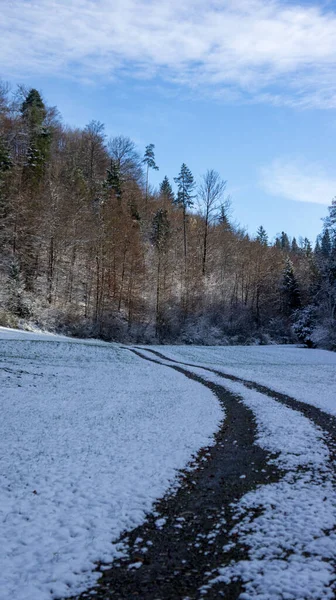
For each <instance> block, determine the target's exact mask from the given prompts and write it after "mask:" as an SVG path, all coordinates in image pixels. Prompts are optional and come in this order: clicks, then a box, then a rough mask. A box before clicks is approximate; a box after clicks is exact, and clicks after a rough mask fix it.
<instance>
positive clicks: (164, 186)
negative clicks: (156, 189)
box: [160, 175, 175, 202]
mask: <svg viewBox="0 0 336 600" xmlns="http://www.w3.org/2000/svg"><path fill="white" fill-rule="evenodd" d="M160 196H161V197H162V198H163V199H164V200H166V201H168V202H174V200H175V196H174V192H173V188H172V186H171V185H170V181H169V179H168V177H167V175H165V177H164V178H163V180H162V182H161V184H160Z"/></svg>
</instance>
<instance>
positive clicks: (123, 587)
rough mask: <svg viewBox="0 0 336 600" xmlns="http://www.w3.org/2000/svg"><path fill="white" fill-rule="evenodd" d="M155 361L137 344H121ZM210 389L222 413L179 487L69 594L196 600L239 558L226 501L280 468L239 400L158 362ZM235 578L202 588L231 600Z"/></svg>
mask: <svg viewBox="0 0 336 600" xmlns="http://www.w3.org/2000/svg"><path fill="white" fill-rule="evenodd" d="M126 350H128V351H131V352H133V353H134V354H136V355H137V356H139V357H140V358H143V359H144V360H148V361H150V362H153V363H155V364H160V365H162V363H161V362H160V361H159V360H157V359H156V358H154V357H153V358H149V357H148V356H146V355H144V354H142V353H141V351H139V350H137V349H134V348H133V349H130V348H129V349H126ZM163 366H166V367H167V368H171V369H174V370H175V371H177V372H178V373H181V374H183V375H184V376H185V377H187V378H189V379H191V380H193V381H197V382H199V383H201V384H203V385H204V386H206V387H207V388H208V389H210V390H211V391H212V392H213V393H214V394H215V395H216V396H217V398H218V400H219V402H220V403H221V405H222V407H223V408H224V410H225V419H224V421H223V422H222V424H221V426H220V428H219V430H218V432H217V433H216V434H215V443H214V445H213V446H209V447H207V448H203V449H201V450H200V452H199V453H198V454H197V456H196V457H195V461H194V464H193V468H192V469H186V470H183V471H181V472H180V474H179V478H178V479H179V486H178V487H177V489H174V490H173V491H171V492H168V493H167V495H166V496H165V497H164V498H163V499H161V500H159V501H158V502H157V503H156V504H155V506H154V507H153V514H149V515H148V516H147V519H146V521H145V522H144V523H143V525H141V526H139V527H137V528H136V529H134V530H132V531H131V532H127V533H125V534H124V535H122V536H121V538H120V539H119V540H118V541H119V542H120V543H121V544H124V545H125V549H126V555H125V557H124V558H121V559H118V560H116V561H114V562H113V564H112V566H110V567H108V566H107V565H98V566H97V570H98V571H101V573H102V575H101V578H100V580H99V582H98V584H97V585H96V586H95V587H94V588H93V590H89V591H87V592H84V593H83V594H81V595H80V596H77V597H76V598H77V599H78V600H79V599H81V600H82V599H84V598H88V597H92V596H91V594H92V593H93V594H94V597H95V598H97V599H98V600H107V599H110V598H111V599H114V600H126V599H127V600H135V599H136V600H139V599H141V600H175V599H176V600H196V599H198V600H200V599H201V598H203V596H202V594H201V592H200V588H201V587H202V586H203V585H204V584H206V583H207V581H208V580H209V578H211V575H212V574H213V573H215V572H216V570H217V568H218V567H220V566H223V565H226V564H229V563H230V562H231V561H232V560H234V561H238V560H241V559H244V558H247V549H246V548H244V547H243V546H241V545H239V544H238V542H237V543H236V544H235V545H234V546H233V547H232V544H231V548H230V549H227V550H224V549H223V548H224V547H225V546H226V545H227V544H228V543H229V542H232V538H231V536H230V535H229V532H230V531H231V529H232V528H233V527H234V525H235V524H236V519H235V511H234V506H233V503H236V502H237V501H239V499H240V498H241V497H242V496H243V495H245V494H246V493H247V492H249V491H251V490H253V489H255V488H256V487H257V486H260V485H265V484H269V483H273V482H277V481H279V480H280V479H281V477H282V476H283V473H282V472H281V471H280V470H279V469H278V468H277V467H276V466H275V465H274V464H269V461H270V459H271V458H274V456H272V455H271V454H270V453H268V452H266V451H265V450H263V449H262V448H260V446H258V445H257V444H256V443H255V440H256V437H257V427H256V422H255V419H254V416H253V413H252V411H251V410H250V409H249V408H247V407H246V406H245V405H244V404H243V403H242V402H241V401H240V399H239V398H238V397H237V396H235V395H234V394H232V393H231V392H229V391H228V390H226V389H225V387H222V386H220V385H217V384H215V383H212V382H209V381H207V380H205V379H202V377H200V376H198V375H195V374H193V373H190V372H189V371H187V370H186V369H184V368H183V367H182V366H179V365H178V364H172V365H163ZM242 591H243V587H242V584H241V582H240V581H235V582H232V583H231V584H229V585H225V584H224V583H222V584H219V585H216V588H215V589H210V590H209V591H208V593H207V595H206V598H207V599H209V600H215V599H218V598H226V599H227V600H236V599H237V598H238V597H239V595H240V594H241V592H242Z"/></svg>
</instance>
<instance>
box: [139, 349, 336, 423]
mask: <svg viewBox="0 0 336 600" xmlns="http://www.w3.org/2000/svg"><path fill="white" fill-rule="evenodd" d="M151 348H152V349H153V350H158V351H160V352H162V353H163V354H164V355H165V356H167V357H169V358H173V359H175V360H180V361H184V362H190V363H194V364H198V365H204V366H205V367H209V368H212V369H217V370H219V371H222V372H224V373H228V374H230V375H236V376H237V377H241V378H243V379H248V380H250V381H255V382H256V383H260V384H262V385H265V386H267V387H270V388H271V389H273V390H275V391H277V392H282V393H284V394H288V395H289V396H292V397H294V398H296V399H297V400H301V401H302V402H307V403H308V404H313V405H314V406H317V407H319V408H321V409H322V410H324V411H326V412H329V413H330V414H333V415H336V352H328V351H326V350H311V349H306V348H297V347H295V346H212V347H207V346H152V347H151Z"/></svg>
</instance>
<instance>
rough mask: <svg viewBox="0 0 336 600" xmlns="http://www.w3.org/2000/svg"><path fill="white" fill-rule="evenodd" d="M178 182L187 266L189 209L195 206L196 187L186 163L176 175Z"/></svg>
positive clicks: (176, 181)
mask: <svg viewBox="0 0 336 600" xmlns="http://www.w3.org/2000/svg"><path fill="white" fill-rule="evenodd" d="M174 181H175V183H177V196H176V198H175V204H176V205H177V206H179V207H180V208H181V209H182V211H183V245H184V263H185V270H186V268H187V209H188V208H191V207H192V206H194V198H195V195H193V191H194V189H195V180H194V177H193V174H192V172H191V171H190V169H188V167H187V165H186V164H185V163H183V164H182V166H181V170H180V173H179V175H178V177H174Z"/></svg>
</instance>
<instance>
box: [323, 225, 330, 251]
mask: <svg viewBox="0 0 336 600" xmlns="http://www.w3.org/2000/svg"><path fill="white" fill-rule="evenodd" d="M321 253H322V256H324V258H329V256H330V253H331V239H330V233H329V229H328V228H325V230H324V232H323V235H322V238H321Z"/></svg>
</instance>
